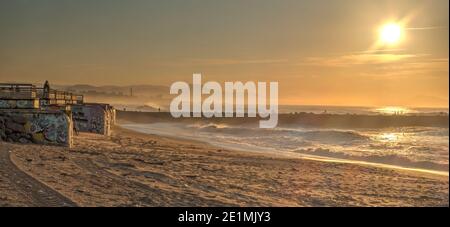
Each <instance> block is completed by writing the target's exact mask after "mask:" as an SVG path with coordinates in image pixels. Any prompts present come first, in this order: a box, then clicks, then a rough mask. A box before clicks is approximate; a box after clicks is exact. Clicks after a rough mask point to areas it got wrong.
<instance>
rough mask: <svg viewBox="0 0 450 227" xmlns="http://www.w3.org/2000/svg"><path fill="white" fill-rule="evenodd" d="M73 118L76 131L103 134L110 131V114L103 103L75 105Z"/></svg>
mask: <svg viewBox="0 0 450 227" xmlns="http://www.w3.org/2000/svg"><path fill="white" fill-rule="evenodd" d="M72 119H73V121H74V126H75V130H76V131H79V132H92V133H97V134H103V135H109V133H110V114H109V111H108V110H107V109H105V107H104V106H103V105H100V104H90V105H73V106H72Z"/></svg>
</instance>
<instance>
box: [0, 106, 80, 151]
mask: <svg viewBox="0 0 450 227" xmlns="http://www.w3.org/2000/svg"><path fill="white" fill-rule="evenodd" d="M69 115H70V113H69ZM69 115H68V114H67V113H66V112H64V111H52V110H45V111H44V110H33V109H30V110H12V109H8V110H0V138H1V139H2V140H4V141H7V142H18V143H36V144H47V145H60V146H67V147H71V146H72V143H73V141H72V140H73V137H72V128H73V122H72V119H71V116H69Z"/></svg>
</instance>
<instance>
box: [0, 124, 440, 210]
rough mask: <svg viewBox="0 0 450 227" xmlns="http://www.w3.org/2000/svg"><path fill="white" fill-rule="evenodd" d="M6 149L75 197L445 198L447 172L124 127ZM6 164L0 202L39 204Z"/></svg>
mask: <svg viewBox="0 0 450 227" xmlns="http://www.w3.org/2000/svg"><path fill="white" fill-rule="evenodd" d="M0 148H1V149H3V150H5V151H6V152H9V153H10V155H9V157H8V158H10V159H11V161H12V163H13V164H14V165H15V166H16V167H17V168H18V170H17V171H23V173H25V174H27V175H28V176H30V177H31V178H33V179H34V180H36V181H37V182H39V183H41V184H43V185H44V186H46V187H48V188H49V189H51V190H54V191H55V192H56V193H58V194H60V195H61V197H62V198H67V199H68V200H70V201H71V202H73V203H74V204H76V205H78V206H449V197H448V195H449V191H448V190H449V187H448V186H449V182H448V176H440V175H435V174H430V173H421V172H416V171H409V170H399V169H389V168H380V167H376V166H367V165H361V164H348V163H335V162H322V161H315V160H305V159H298V158H288V157H273V156H269V155H265V154H263V153H250V152H240V151H231V150H225V149H221V148H217V147H214V146H211V145H208V144H205V143H201V142H195V141H188V140H181V139H174V138H166V137H161V136H156V135H146V134H141V133H137V132H133V131H129V130H126V129H123V128H120V127H115V128H114V130H113V134H112V136H110V137H105V136H101V135H94V134H84V133H81V134H80V135H78V136H76V137H75V144H74V147H73V148H70V149H69V148H63V147H54V146H42V145H31V144H30V145H20V144H11V143H5V142H0ZM1 158H5V157H3V156H2V157H1ZM0 173H1V174H0V195H1V196H0V205H1V206H33V205H35V204H36V203H32V202H31V201H33V196H39V195H34V194H31V193H30V196H29V197H30V198H24V197H23V195H21V194H18V192H17V190H15V189H14V187H12V185H11V174H8V173H7V172H6V171H5V167H4V166H1V167H0ZM13 180H20V179H13ZM30 184H31V183H30ZM22 187H25V188H26V185H25V186H22ZM24 191H25V192H26V191H27V190H24ZM49 196H52V195H49ZM38 205H39V206H55V205H56V204H55V203H51V202H49V203H48V204H45V202H44V204H41V203H40V204H38Z"/></svg>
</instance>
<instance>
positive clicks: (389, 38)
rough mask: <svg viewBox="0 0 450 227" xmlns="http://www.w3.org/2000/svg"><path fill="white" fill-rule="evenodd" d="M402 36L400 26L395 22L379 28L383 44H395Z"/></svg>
mask: <svg viewBox="0 0 450 227" xmlns="http://www.w3.org/2000/svg"><path fill="white" fill-rule="evenodd" d="M401 37H402V27H401V26H400V25H398V24H396V23H389V24H385V25H384V26H382V27H381V29H380V41H381V42H382V43H384V44H390V45H392V44H396V43H398V42H399V41H400V38H401Z"/></svg>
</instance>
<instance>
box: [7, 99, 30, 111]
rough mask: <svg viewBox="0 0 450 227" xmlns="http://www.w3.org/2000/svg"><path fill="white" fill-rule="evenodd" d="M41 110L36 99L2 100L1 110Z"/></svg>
mask: <svg viewBox="0 0 450 227" xmlns="http://www.w3.org/2000/svg"><path fill="white" fill-rule="evenodd" d="M33 108H39V102H38V100H35V99H18V100H16V99H0V109H33Z"/></svg>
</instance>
